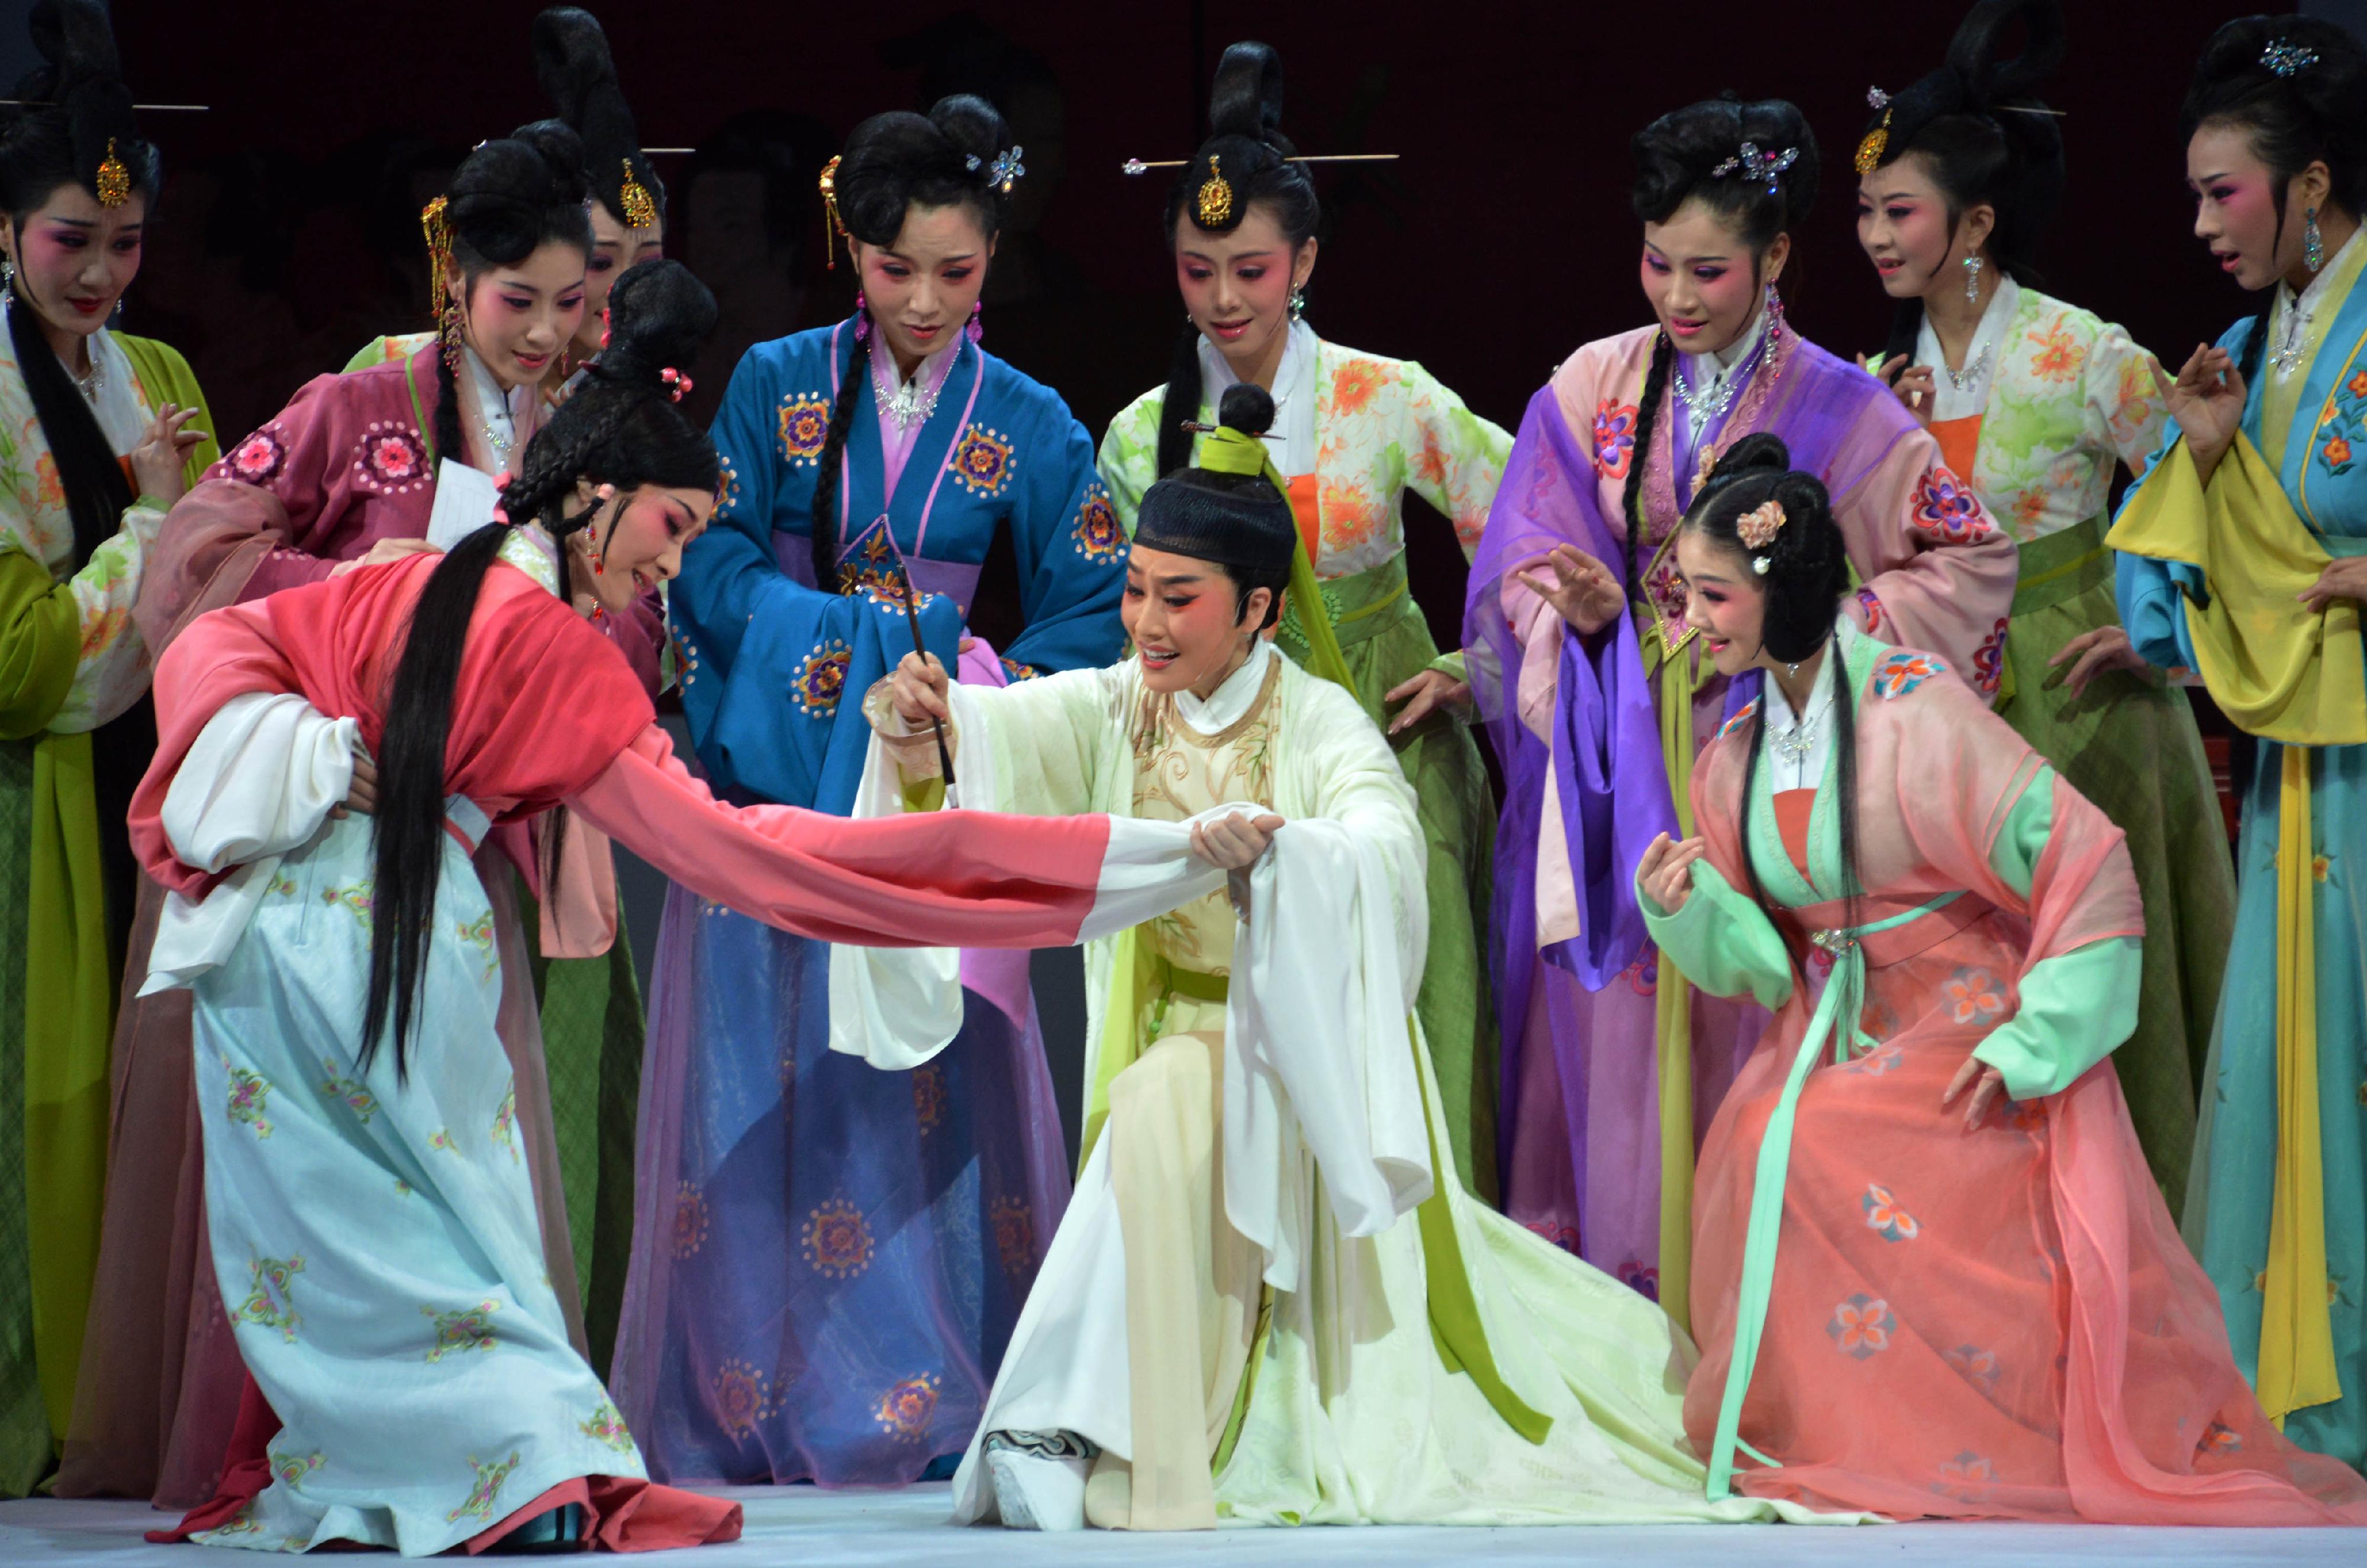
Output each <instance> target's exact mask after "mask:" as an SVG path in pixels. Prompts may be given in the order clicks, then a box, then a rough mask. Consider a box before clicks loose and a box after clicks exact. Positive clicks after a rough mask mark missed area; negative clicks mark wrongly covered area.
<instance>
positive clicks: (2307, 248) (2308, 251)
mask: <svg viewBox="0 0 2367 1568" xmlns="http://www.w3.org/2000/svg"><path fill="white" fill-rule="evenodd" d="M2304 216H2305V223H2304V225H2303V228H2302V231H2301V233H2302V250H2301V265H2304V266H2305V267H2307V268H2309V270H2310V271H2312V272H2316V270H2317V269H2318V268H2319V267H2322V266H2324V265H2326V236H2325V235H2323V234H2321V233H2319V232H2318V231H2317V209H2316V208H2315V207H2313V208H2311V209H2309V210H2308V211H2307V212H2306V213H2305V215H2304Z"/></svg>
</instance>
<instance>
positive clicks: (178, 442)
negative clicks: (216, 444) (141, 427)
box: [131, 403, 206, 506]
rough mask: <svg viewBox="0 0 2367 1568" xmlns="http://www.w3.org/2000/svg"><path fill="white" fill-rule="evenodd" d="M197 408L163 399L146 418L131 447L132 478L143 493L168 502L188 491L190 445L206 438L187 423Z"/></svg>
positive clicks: (167, 503) (174, 500) (156, 499)
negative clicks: (154, 411) (139, 435)
mask: <svg viewBox="0 0 2367 1568" xmlns="http://www.w3.org/2000/svg"><path fill="white" fill-rule="evenodd" d="M197 412H198V411H197V410H195V409H185V408H183V407H182V406H181V405H180V404H178V403H166V404H165V405H164V407H163V408H161V409H159V410H158V411H157V412H156V417H155V418H154V419H153V420H151V421H150V422H149V424H148V428H147V430H146V431H145V432H144V433H143V434H142V435H141V437H140V445H139V446H134V447H133V448H132V449H131V478H132V479H133V480H134V481H135V482H136V483H138V485H139V486H140V493H141V494H142V495H144V496H147V497H150V498H151V499H152V500H155V501H161V502H164V504H165V505H167V506H170V505H172V504H173V502H176V501H178V500H180V499H181V497H182V496H184V495H186V494H187V493H188V489H189V486H188V480H187V471H188V463H189V448H191V447H192V446H196V445H197V444H198V442H200V441H203V440H204V439H205V438H206V433H205V432H204V431H202V430H191V429H190V428H189V427H188V426H189V421H190V420H192V419H194V418H196V417H197Z"/></svg>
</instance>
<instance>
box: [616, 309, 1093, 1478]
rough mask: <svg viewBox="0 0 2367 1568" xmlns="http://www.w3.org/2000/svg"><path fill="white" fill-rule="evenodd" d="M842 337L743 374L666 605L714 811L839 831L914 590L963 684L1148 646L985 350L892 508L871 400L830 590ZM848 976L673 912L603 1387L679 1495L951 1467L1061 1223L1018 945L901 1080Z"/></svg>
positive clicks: (734, 384) (781, 349)
mask: <svg viewBox="0 0 2367 1568" xmlns="http://www.w3.org/2000/svg"><path fill="white" fill-rule="evenodd" d="M853 328H854V323H853V322H852V321H846V322H841V323H840V324H839V325H837V326H835V327H826V328H821V329H817V330H815V331H811V332H807V333H798V334H796V335H794V336H791V337H787V338H783V339H780V340H778V341H776V342H773V343H768V344H759V345H757V346H756V347H755V348H753V349H752V350H750V351H749V353H748V355H747V356H746V357H745V358H743V359H742V361H741V363H740V366H739V368H738V369H737V370H736V371H735V372H734V373H733V375H732V378H731V384H730V389H728V390H727V391H726V393H725V395H724V400H723V406H722V408H721V410H720V412H719V413H718V414H717V416H716V421H715V425H714V430H713V434H714V437H715V443H716V446H717V448H718V449H719V452H720V453H721V455H722V458H723V463H724V493H723V497H722V503H721V505H720V506H719V508H718V509H717V512H716V514H715V522H714V524H713V525H712V526H711V527H709V529H708V531H707V533H706V534H705V535H703V536H701V537H700V538H698V539H697V540H696V541H694V542H693V543H692V545H691V546H690V547H689V548H688V549H687V550H685V552H684V559H683V570H682V575H681V577H680V578H679V579H678V580H677V581H675V582H674V585H673V591H672V604H671V609H670V629H671V631H672V634H673V638H674V654H675V658H676V660H678V667H679V669H680V671H681V679H682V694H683V705H684V709H685V714H686V716H687V717H688V720H689V724H690V731H691V738H692V740H693V742H694V743H695V745H696V747H697V753H698V758H699V761H700V763H701V765H702V766H703V767H704V769H705V770H706V772H707V774H708V778H709V780H710V781H711V783H712V784H713V785H714V787H715V789H716V790H717V792H718V793H719V794H721V795H726V796H727V797H730V798H735V799H741V800H768V801H777V802H781V803H784V804H787V805H793V806H805V807H812V808H814V809H816V810H821V811H829V812H833V813H838V814H844V813H845V812H846V811H847V810H848V809H849V807H851V805H852V803H853V799H854V793H855V784H856V783H857V781H858V780H859V778H860V777H861V774H862V771H863V760H864V754H865V751H866V748H867V746H868V743H869V739H870V729H869V726H868V725H867V724H866V723H865V721H864V718H863V716H862V714H861V712H860V711H859V707H860V698H861V695H862V694H863V693H864V692H865V691H866V690H867V689H868V688H869V687H870V685H871V684H872V683H873V682H875V681H877V680H878V679H879V678H880V677H882V676H884V675H885V674H887V673H888V672H889V671H891V670H893V669H894V668H895V665H896V661H897V660H899V659H900V658H901V657H902V656H903V655H904V654H905V653H907V652H909V651H911V649H912V629H911V626H910V624H909V621H908V615H907V609H906V601H907V598H908V596H909V597H910V598H911V599H912V601H913V603H914V606H915V608H916V609H917V613H918V616H919V620H920V625H921V632H922V637H923V641H924V642H925V644H926V646H927V647H928V649H929V651H930V652H932V653H934V655H935V656H936V657H937V658H938V659H939V660H942V661H943V662H944V663H945V664H946V667H947V668H949V669H958V671H959V674H960V678H961V679H963V680H964V681H973V682H974V681H985V682H991V683H996V684H1000V683H1003V682H1008V681H1011V680H1018V679H1025V678H1026V677H1029V676H1032V675H1035V674H1038V673H1049V672H1051V671H1059V670H1069V669H1078V668H1087V667H1095V666H1099V665H1104V664H1107V663H1109V662H1111V661H1112V660H1115V659H1116V658H1117V657H1118V654H1119V652H1120V651H1121V649H1122V648H1123V645H1124V641H1125V635H1124V632H1123V630H1122V629H1121V627H1120V626H1119V623H1118V615H1117V610H1118V602H1119V597H1120V594H1121V592H1122V591H1123V588H1124V585H1125V578H1126V572H1125V562H1126V542H1125V533H1124V530H1123V529H1122V528H1121V527H1120V526H1119V524H1118V520H1117V516H1116V512H1115V511H1114V510H1113V509H1112V508H1111V506H1110V502H1109V499H1108V496H1107V494H1106V493H1105V492H1104V490H1103V488H1102V484H1101V481H1100V479H1099V478H1098V477H1097V476H1096V474H1095V472H1094V468H1093V442H1092V440H1091V438H1090V437H1089V436H1088V435H1087V434H1086V433H1085V431H1084V429H1083V427H1082V425H1080V424H1079V423H1077V421H1076V420H1075V418H1074V417H1073V416H1072V415H1070V412H1069V410H1068V407H1067V405H1066V404H1065V403H1063V402H1062V401H1061V400H1060V399H1059V396H1058V395H1057V394H1056V393H1054V392H1052V391H1051V390H1050V389H1048V388H1045V387H1042V386H1040V385H1038V384H1037V383H1036V382H1035V381H1032V380H1030V379H1029V378H1026V377H1025V376H1024V375H1022V374H1020V373H1019V372H1018V371H1016V370H1014V369H1013V368H1012V367H1010V366H1008V365H1006V364H1004V363H1003V362H1002V360H1000V359H997V358H995V357H994V356H993V355H990V354H987V353H986V352H984V350H983V349H981V348H980V347H979V346H978V345H977V344H974V343H968V342H964V343H961V344H958V345H957V348H956V350H955V356H954V358H953V360H952V362H951V364H950V366H949V367H948V368H947V370H946V375H945V377H944V380H943V382H942V384H941V386H940V389H939V391H938V395H937V399H936V402H935V405H934V410H933V411H932V412H930V413H929V415H928V417H927V418H926V420H925V421H924V422H923V424H922V425H921V427H920V429H919V430H918V431H917V432H916V433H915V434H914V436H913V438H912V445H911V446H910V448H909V451H908V453H907V456H906V459H905V462H904V464H903V467H902V469H901V472H900V476H899V477H898V479H897V480H896V481H895V483H894V485H893V487H892V489H891V488H890V487H889V483H888V480H887V472H888V467H887V463H886V458H885V455H884V451H883V440H882V430H881V425H880V418H879V414H878V412H877V410H876V408H875V406H874V400H873V399H872V398H868V397H860V396H858V397H857V399H856V400H855V403H854V405H853V410H852V414H853V417H852V419H851V421H850V423H849V425H848V429H847V434H846V439H845V442H844V449H843V453H842V455H841V457H840V458H839V462H840V465H841V467H840V474H839V486H838V502H837V506H836V516H835V518H834V520H833V521H834V529H835V534H836V549H835V552H834V553H835V555H836V557H837V559H838V563H839V565H838V570H837V573H836V577H837V581H834V582H832V583H828V584H826V585H824V587H823V588H821V589H818V588H817V587H816V586H815V585H814V582H813V577H814V572H813V568H812V559H813V551H812V508H813V499H814V491H815V487H816V485H817V483H818V481H819V479H820V477H821V457H822V455H823V452H824V449H825V446H826V437H827V434H828V431H829V425H830V418H831V411H832V407H833V406H834V405H835V403H836V400H837V396H838V390H839V387H840V383H841V381H842V379H843V378H844V377H845V376H846V375H848V374H850V373H854V374H864V373H867V355H866V354H865V351H864V350H863V349H862V347H861V346H860V345H859V344H856V342H855V337H854V331H853ZM850 362H853V365H854V367H855V368H854V369H852V370H850ZM1006 529H1007V530H1008V531H1009V534H1010V538H1011V545H1012V549H1013V554H1014V558H1015V559H1016V562H1017V567H1018V576H1019V595H1020V609H1021V610H1022V611H1023V613H1024V614H1025V620H1026V624H1025V630H1024V631H1023V632H1022V633H1021V634H1020V635H1019V636H1018V637H1016V638H1015V639H1014V641H1013V642H1012V643H1011V645H1010V646H1009V647H1008V648H1005V649H1002V650H1001V654H1000V656H998V655H997V654H996V653H995V651H994V650H992V649H989V648H987V647H986V645H985V644H984V643H983V642H982V641H977V640H975V639H970V638H968V635H967V633H966V632H965V630H964V626H965V623H966V621H967V619H968V612H969V608H970V603H971V596H972V594H973V593H974V592H975V591H976V589H977V585H978V580H979V573H980V567H981V565H982V564H983V562H984V560H985V558H986V555H987V551H988V548H989V547H990V546H991V544H992V543H993V541H994V538H995V536H996V534H997V533H998V532H999V531H1002V530H1006ZM966 643H968V644H969V646H968V647H965V644H966ZM957 773H958V765H957ZM828 953H829V950H828V948H827V946H826V945H825V944H822V943H820V942H809V941H806V940H805V939H802V938H798V937H793V936H789V935H787V934H786V933H783V932H780V931H774V930H773V929H771V928H770V927H767V926H764V925H761V924H759V923H757V922H755V921H753V920H749V919H744V918H743V917H742V916H739V915H736V914H733V913H731V912H730V911H728V910H725V909H721V908H717V907H714V906H708V905H703V904H702V903H701V902H700V901H699V900H698V899H697V898H696V897H692V896H690V895H688V894H686V893H685V892H684V891H683V890H682V889H681V888H679V887H677V888H674V889H673V890H672V891H671V893H670V895H669V897H668V900H667V908H666V917H665V926H664V930H663V934H662V936H661V938H660V942H659V949H658V959H657V969H656V974H655V976H654V977H653V984H652V987H651V1004H650V1009H651V1031H650V1032H651V1040H650V1049H649V1056H648V1062H647V1066H646V1067H645V1068H644V1073H643V1078H642V1094H641V1118H642V1119H641V1133H640V1159H639V1162H638V1164H639V1169H640V1191H639V1197H638V1201H637V1218H636V1224H635V1243H634V1250H633V1266H632V1274H631V1278H630V1280H629V1281H628V1284H627V1287H626V1304H625V1311H624V1323H623V1325H622V1328H621V1331H620V1333H619V1335H618V1344H617V1361H616V1371H615V1378H614V1381H615V1384H616V1387H617V1396H618V1400H619V1403H620V1404H622V1405H623V1406H624V1409H625V1411H626V1414H627V1416H628V1419H629V1422H630V1424H631V1427H632V1429H633V1431H634V1432H635V1434H636V1435H637V1436H639V1437H640V1438H641V1441H642V1445H643V1450H644V1452H645V1453H646V1454H647V1455H648V1457H649V1460H650V1463H651V1471H652V1472H653V1473H655V1474H658V1475H663V1476H671V1477H674V1478H677V1479H679V1480H682V1481H685V1482H691V1483H745V1482H766V1481H770V1482H789V1481H797V1480H813V1481H816V1482H819V1483H822V1484H824V1485H850V1484H875V1485H876V1484H895V1483H902V1482H909V1481H912V1480H917V1479H919V1478H920V1477H921V1476H923V1474H924V1473H926V1472H928V1471H929V1469H930V1467H931V1465H932V1464H933V1463H939V1468H941V1469H942V1468H947V1467H948V1466H949V1464H950V1461H951V1460H952V1459H955V1458H958V1456H959V1455H960V1453H961V1452H962V1450H963V1449H964V1448H965V1446H967V1444H968V1440H969V1436H970V1431H971V1428H972V1427H974V1426H975V1425H976V1422H977V1419H978V1416H979V1412H980V1408H981V1407H982V1405H983V1404H984V1401H985V1397H986V1394H987V1393H988V1391H989V1389H990V1388H991V1386H992V1383H993V1379H994V1374H995V1371H996V1369H997V1367H998V1365H999V1364H1000V1362H1001V1359H1002V1348H1003V1345H1004V1343H1005V1341H1006V1340H1007V1339H1008V1337H1009V1336H1010V1332H1011V1327H1012V1325H1013V1323H1014V1321H1015V1320H1016V1318H1017V1315H1018V1311H1019V1305H1020V1303H1021V1302H1022V1301H1023V1300H1024V1299H1025V1295H1026V1292H1027V1287H1028V1285H1029V1284H1030V1283H1031V1282H1032V1281H1033V1280H1034V1278H1035V1273H1036V1265H1037V1264H1038V1263H1039V1262H1040V1261H1041V1259H1042V1257H1043V1249H1044V1247H1045V1246H1046V1245H1047V1244H1048V1242H1049V1241H1050V1239H1051V1235H1052V1233H1053V1230H1054V1229H1055V1227H1056V1226H1057V1225H1058V1224H1059V1217H1060V1212H1061V1209H1062V1208H1063V1207H1064V1205H1065V1203H1066V1201H1067V1197H1068V1178H1067V1173H1066V1168H1065V1160H1064V1154H1063V1145H1062V1141H1061V1135H1060V1126H1059V1116H1058V1113H1057V1110H1056V1107H1055V1105H1054V1101H1053V1100H1052V1089H1051V1083H1050V1077H1049V1074H1048V1071H1047V1069H1046V1066H1045V1062H1044V1053H1043V1044H1042V1041H1041V1039H1040V1037H1039V1036H1038V1034H1037V1032H1036V1024H1035V1017H1034V1010H1033V1007H1032V1003H1031V1001H1030V999H1029V994H1028V989H1027V984H1026V965H1025V958H1026V954H1025V953H1014V954H993V955H986V954H977V953H965V954H964V957H963V970H962V974H963V980H964V983H965V986H966V987H967V993H968V994H967V996H966V1002H967V1016H966V1022H965V1025H964V1028H963V1032H962V1035H961V1037H960V1038H958V1039H957V1041H956V1042H955V1043H954V1044H953V1045H951V1046H950V1047H948V1048H947V1049H946V1052H945V1053H944V1054H943V1055H940V1056H939V1057H937V1058H936V1060H935V1061H934V1062H933V1063H931V1064H930V1066H926V1067H923V1068H921V1069H919V1070H917V1071H914V1072H909V1073H882V1072H878V1071H876V1070H874V1069H873V1068H871V1067H869V1066H866V1065H865V1064H864V1063H862V1062H860V1061H858V1060H856V1059H855V1058H853V1057H850V1056H844V1055H837V1056H834V1055H832V1054H831V1053H830V1051H829V1050H828V1048H827V1043H826V1042H827V1036H828V1026H829V1016H828V981H829V961H828ZM939 1461H943V1462H941V1463H940V1462H939Z"/></svg>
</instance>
